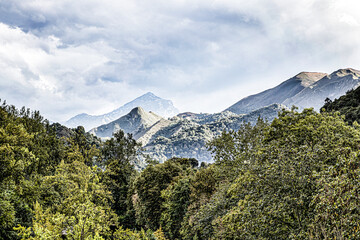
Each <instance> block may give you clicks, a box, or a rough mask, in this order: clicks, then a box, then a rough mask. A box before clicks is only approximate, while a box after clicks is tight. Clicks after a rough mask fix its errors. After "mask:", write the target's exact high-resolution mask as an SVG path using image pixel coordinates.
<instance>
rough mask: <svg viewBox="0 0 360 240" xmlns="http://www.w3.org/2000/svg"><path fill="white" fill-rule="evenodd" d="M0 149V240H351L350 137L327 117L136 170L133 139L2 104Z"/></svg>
mask: <svg viewBox="0 0 360 240" xmlns="http://www.w3.org/2000/svg"><path fill="white" fill-rule="evenodd" d="M59 132H62V134H59ZM65 132H66V131H65ZM0 142H1V145H0V190H1V191H0V239H144V240H145V239H168V240H170V239H189V240H190V239H198V240H199V239H359V238H360V197H359V196H360V181H359V180H360V179H359V177H360V151H359V147H360V127H359V125H358V124H357V123H354V124H353V125H349V124H347V123H346V122H345V121H344V119H343V117H341V116H340V115H339V114H337V113H332V112H330V113H327V112H323V113H321V114H320V113H316V112H315V111H313V110H312V109H305V110H304V111H302V112H296V111H295V110H294V109H293V110H291V111H287V110H284V111H282V112H280V113H279V116H278V118H276V119H275V120H274V121H273V122H272V123H267V122H264V121H262V120H261V119H259V121H258V122H257V124H255V125H254V126H252V125H250V124H243V125H242V127H241V128H240V130H239V131H236V132H235V131H232V132H223V133H222V134H221V136H219V137H218V138H216V139H214V140H213V141H212V142H210V143H209V144H208V148H209V150H210V151H211V152H212V154H213V156H214V159H215V163H213V164H209V165H207V164H201V165H200V166H199V165H198V161H197V160H195V159H185V158H172V159H169V160H167V161H166V162H164V163H158V162H156V161H154V160H152V161H149V162H148V165H147V167H146V168H145V169H143V170H142V171H137V170H135V168H134V164H135V162H136V156H137V154H139V149H140V146H139V145H138V144H137V143H136V141H135V140H134V139H133V138H132V136H131V135H126V134H124V133H123V132H122V131H119V132H118V133H116V134H115V135H114V137H113V138H112V139H110V140H108V141H106V142H100V141H98V140H96V139H94V138H92V137H91V136H89V135H88V134H87V133H85V131H84V130H83V128H81V127H79V128H76V129H71V130H69V131H67V133H66V134H64V129H63V127H62V126H60V125H58V124H55V125H50V124H49V123H48V122H47V121H46V120H43V118H42V117H41V116H40V114H39V113H38V112H30V111H29V110H27V109H25V108H23V109H21V110H17V109H16V108H15V107H13V106H8V105H6V104H3V105H2V106H1V107H0Z"/></svg>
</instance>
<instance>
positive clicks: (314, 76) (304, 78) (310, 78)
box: [295, 72, 327, 87]
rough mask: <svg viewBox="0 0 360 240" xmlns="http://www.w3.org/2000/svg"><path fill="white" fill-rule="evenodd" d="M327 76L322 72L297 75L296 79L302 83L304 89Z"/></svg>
mask: <svg viewBox="0 0 360 240" xmlns="http://www.w3.org/2000/svg"><path fill="white" fill-rule="evenodd" d="M325 76H327V74H326V73H321V72H301V73H299V74H298V75H296V76H295V78H297V79H299V80H300V81H301V85H302V86H303V87H308V86H310V85H311V84H313V83H314V82H316V81H318V80H320V79H321V78H323V77H325Z"/></svg>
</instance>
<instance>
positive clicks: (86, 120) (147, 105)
mask: <svg viewBox="0 0 360 240" xmlns="http://www.w3.org/2000/svg"><path fill="white" fill-rule="evenodd" d="M135 107H142V108H143V109H144V110H145V111H152V112H154V113H156V114H157V115H160V116H163V117H173V116H175V115H176V114H178V113H179V110H177V109H176V108H175V107H174V105H173V103H172V102H171V101H170V100H165V99H162V98H160V97H157V96H155V95H154V94H153V93H151V92H148V93H146V94H144V95H142V96H140V97H138V98H136V99H134V100H133V101H131V102H129V103H126V104H125V105H123V106H121V107H119V108H117V109H115V110H114V111H112V112H109V113H106V114H103V115H98V116H93V115H88V114H86V113H82V114H79V115H76V116H75V117H73V118H71V119H69V120H68V121H67V122H66V123H65V124H64V125H66V126H68V127H77V126H84V128H85V129H86V130H87V131H88V130H90V129H92V128H94V127H98V126H100V125H104V124H107V123H110V122H112V121H114V120H116V119H118V118H120V117H122V116H124V115H126V114H127V113H129V112H130V111H131V109H133V108H135Z"/></svg>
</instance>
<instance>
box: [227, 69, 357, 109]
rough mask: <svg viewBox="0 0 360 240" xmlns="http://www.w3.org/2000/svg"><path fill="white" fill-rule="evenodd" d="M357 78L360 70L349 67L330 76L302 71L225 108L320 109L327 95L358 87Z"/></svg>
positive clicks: (336, 96) (329, 96)
mask: <svg viewBox="0 0 360 240" xmlns="http://www.w3.org/2000/svg"><path fill="white" fill-rule="evenodd" d="M359 78H360V71H358V70H355V69H352V68H347V69H339V70H337V71H335V72H333V73H332V74H330V75H327V74H325V73H310V72H302V73H300V74H298V75H296V76H295V77H293V78H290V79H289V80H286V81H285V82H283V83H281V84H280V85H278V86H276V87H274V88H271V89H269V90H266V91H263V92H261V93H258V94H255V95H251V96H248V97H246V98H243V99H241V100H240V101H239V102H237V103H235V104H234V105H232V106H231V107H229V108H228V109H226V110H227V111H231V112H234V113H238V114H240V113H248V112H250V111H252V110H254V109H258V108H261V107H264V106H267V105H270V104H274V103H280V104H283V105H286V106H287V107H292V106H293V105H295V106H297V107H298V108H299V110H302V109H304V108H309V107H313V108H314V109H315V110H320V107H321V106H323V105H324V101H325V99H326V98H329V99H331V100H333V99H335V98H338V97H340V96H342V95H344V94H345V93H346V92H347V91H349V90H351V89H354V88H357V87H358V86H359V85H360V79H359Z"/></svg>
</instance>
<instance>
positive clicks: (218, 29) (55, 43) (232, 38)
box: [0, 0, 360, 120]
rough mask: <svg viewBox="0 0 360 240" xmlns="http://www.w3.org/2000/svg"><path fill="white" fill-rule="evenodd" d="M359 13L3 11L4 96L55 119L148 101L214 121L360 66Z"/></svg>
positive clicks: (51, 5)
mask: <svg viewBox="0 0 360 240" xmlns="http://www.w3.org/2000/svg"><path fill="white" fill-rule="evenodd" d="M359 8H360V5H359V3H357V1H355V0H342V1H338V0H302V1H288V0H273V1H268V0H253V1H245V0H226V1H223V0H221V1H220V0H213V1H209V0H206V1H205V0H197V1H194V0H175V1H165V0H151V1H145V0H131V1H130V0H122V1H115V0H114V1H110V0H106V1H96V0H78V1H70V0H61V1H60V0H59V1H48V0H37V1H31V0H14V1H7V2H1V1H0V22H3V23H0V87H1V89H0V94H1V96H2V97H3V98H5V99H7V100H8V102H11V103H14V104H16V105H18V106H21V105H27V106H29V107H32V108H34V109H40V110H41V111H42V112H43V113H44V114H45V116H46V117H48V118H51V119H52V120H65V119H66V118H68V117H70V116H72V115H74V114H76V113H80V112H84V111H85V112H88V113H100V112H105V111H108V110H111V108H115V107H116V106H118V105H121V104H123V103H125V101H128V100H131V99H132V98H135V97H137V96H138V95H140V94H142V93H145V92H147V91H154V92H155V93H158V94H160V96H161V97H165V98H170V99H173V100H174V101H175V103H176V104H177V105H178V106H179V108H180V109H181V110H184V111H202V112H214V111H220V110H223V109H225V108H226V107H228V106H229V105H230V104H232V103H234V102H236V101H238V100H239V99H240V98H241V97H244V96H246V95H248V94H253V93H255V92H253V91H260V90H264V89H266V88H268V87H272V86H274V85H276V84H278V83H280V82H281V81H283V80H285V79H286V78H289V77H291V76H292V75H295V74H297V73H298V72H300V71H303V70H306V71H327V72H329V71H333V70H336V69H337V68H342V67H354V68H360V46H359V45H358V42H359V41H360V32H359V31H360V29H359V22H360V15H359V14H358V11H359V10H360V9H359ZM246 89H248V90H246ZM207 96H211V97H207ZM214 99H216V100H214Z"/></svg>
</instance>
